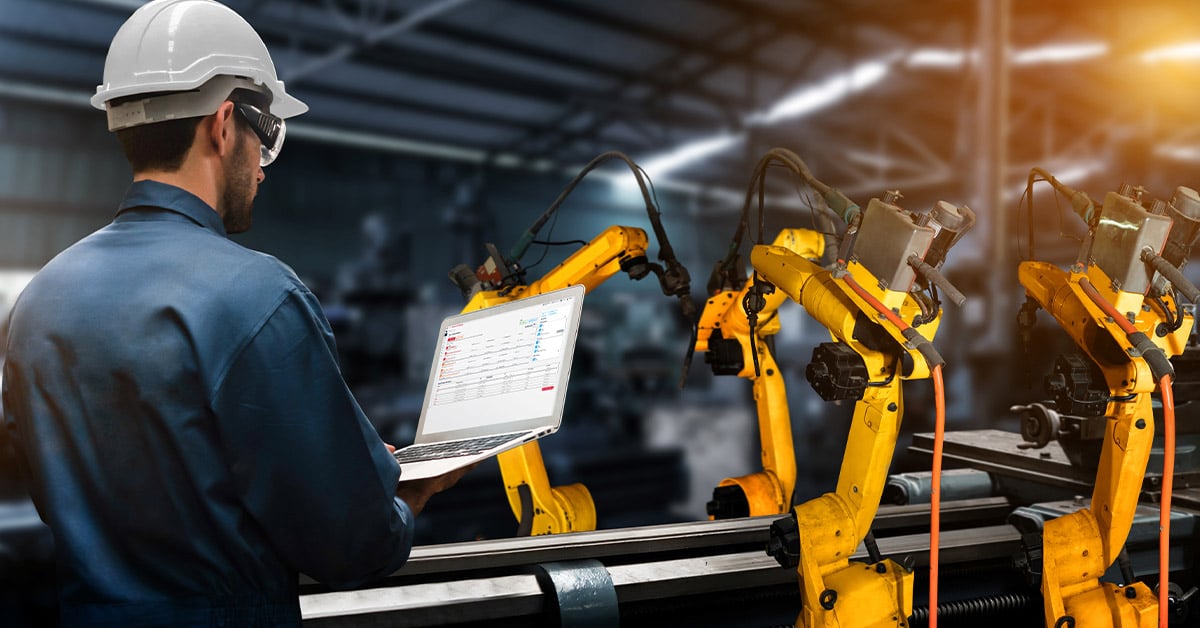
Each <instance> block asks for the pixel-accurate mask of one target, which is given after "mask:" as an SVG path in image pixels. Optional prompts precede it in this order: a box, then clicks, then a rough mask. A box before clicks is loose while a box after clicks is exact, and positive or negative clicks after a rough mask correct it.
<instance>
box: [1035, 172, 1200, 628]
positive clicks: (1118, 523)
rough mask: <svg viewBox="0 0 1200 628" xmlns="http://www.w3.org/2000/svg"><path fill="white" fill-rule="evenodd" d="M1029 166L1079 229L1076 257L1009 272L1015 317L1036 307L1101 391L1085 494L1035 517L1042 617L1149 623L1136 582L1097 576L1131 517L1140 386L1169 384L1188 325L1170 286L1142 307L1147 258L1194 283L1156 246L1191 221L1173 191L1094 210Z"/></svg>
mask: <svg viewBox="0 0 1200 628" xmlns="http://www.w3.org/2000/svg"><path fill="white" fill-rule="evenodd" d="M1038 175H1040V176H1041V177H1042V178H1043V179H1044V180H1046V181H1049V182H1050V183H1051V184H1052V185H1053V186H1054V187H1055V188H1056V189H1057V190H1058V191H1060V192H1062V193H1063V194H1064V195H1066V196H1068V197H1069V198H1071V200H1072V204H1073V205H1074V206H1075V209H1076V211H1077V212H1078V213H1079V214H1080V215H1081V216H1083V217H1084V219H1085V220H1086V221H1087V222H1088V223H1089V234H1088V238H1087V239H1086V240H1085V243H1084V247H1083V252H1082V253H1081V255H1080V260H1081V261H1080V262H1078V263H1076V264H1075V265H1073V266H1072V267H1071V268H1070V269H1069V270H1067V271H1064V270H1062V269H1060V268H1058V267H1057V266H1054V265H1052V264H1048V263H1045V262H1039V261H1026V262H1023V263H1021V265H1020V267H1019V269H1018V277H1019V279H1020V282H1021V285H1022V286H1024V288H1025V292H1026V295H1027V298H1028V301H1027V303H1026V306H1025V307H1024V308H1023V309H1022V315H1021V316H1020V317H1019V320H1020V321H1021V323H1022V325H1024V326H1026V327H1028V326H1030V325H1032V323H1033V312H1034V311H1035V310H1036V308H1037V307H1041V308H1042V309H1044V310H1046V312H1047V313H1049V314H1050V315H1051V316H1052V317H1053V318H1054V319H1055V321H1056V322H1058V324H1059V326H1061V327H1062V328H1063V330H1065V331H1066V332H1067V334H1068V335H1069V336H1070V337H1071V339H1072V340H1074V341H1075V343H1076V344H1077V345H1078V346H1079V348H1080V349H1081V350H1083V352H1084V353H1086V354H1087V356H1088V357H1089V358H1090V359H1091V360H1092V361H1093V362H1094V363H1095V364H1096V365H1097V366H1098V367H1099V369H1100V372H1101V373H1103V375H1104V380H1105V384H1106V386H1107V388H1108V394H1109V401H1108V404H1107V409H1106V411H1105V414H1106V416H1107V418H1108V421H1107V422H1106V428H1105V435H1104V441H1103V445H1102V449H1101V455H1100V464H1099V467H1098V469H1097V474H1096V482H1095V486H1094V488H1093V492H1092V501H1091V503H1090V505H1089V506H1088V507H1086V508H1083V509H1082V510H1079V511H1077V512H1074V513H1071V514H1069V515H1065V516H1062V517H1059V518H1057V519H1054V520H1051V521H1048V522H1046V525H1045V528H1044V530H1043V533H1042V548H1041V552H1042V594H1043V598H1044V612H1045V620H1046V625H1047V627H1054V628H1061V627H1064V626H1078V627H1080V628H1082V627H1085V626H1086V627H1088V628H1091V627H1093V626H1096V627H1105V626H1110V627H1133V626H1137V627H1139V628H1150V627H1152V626H1156V625H1158V620H1159V613H1160V608H1159V604H1158V601H1157V600H1155V597H1154V595H1153V594H1152V593H1151V592H1150V590H1149V589H1148V588H1147V587H1146V585H1145V584H1143V583H1140V582H1135V583H1125V586H1123V587H1122V586H1117V585H1115V584H1112V583H1102V582H1100V581H1099V578H1100V576H1101V575H1103V573H1104V572H1105V570H1106V569H1107V568H1108V567H1109V566H1110V565H1111V564H1112V563H1113V562H1114V561H1115V560H1116V558H1117V555H1118V554H1119V553H1120V551H1121V548H1122V547H1123V546H1124V544H1125V541H1126V538H1127V537H1128V535H1129V530H1130V527H1131V525H1132V523H1133V516H1134V511H1135V510H1136V508H1137V502H1138V498H1139V495H1140V493H1141V487H1142V481H1143V477H1144V475H1145V471H1146V463H1147V460H1148V459H1149V456H1150V448H1151V444H1152V442H1153V440H1154V415H1153V410H1152V408H1151V400H1150V395H1151V393H1152V392H1153V391H1154V388H1155V385H1156V384H1157V383H1158V382H1159V381H1160V380H1162V379H1163V378H1164V377H1166V378H1168V384H1169V378H1170V377H1171V376H1172V375H1173V373H1172V371H1171V366H1170V363H1169V362H1168V361H1167V358H1168V357H1169V356H1173V355H1178V354H1179V353H1181V352H1182V351H1183V349H1184V346H1185V344H1186V342H1187V337H1188V335H1189V334H1190V333H1191V328H1192V317H1191V315H1188V314H1185V313H1184V312H1183V310H1182V309H1181V308H1179V307H1178V304H1177V302H1176V300H1175V297H1174V296H1173V294H1172V293H1170V292H1164V293H1163V294H1161V295H1160V296H1159V298H1158V300H1157V303H1159V304H1160V307H1162V309H1161V310H1160V309H1156V308H1154V307H1151V306H1150V304H1149V303H1148V302H1147V300H1146V293H1147V291H1149V290H1150V289H1151V286H1152V284H1153V283H1155V280H1156V269H1159V270H1162V271H1163V274H1164V275H1166V276H1168V277H1170V280H1171V283H1173V284H1175V286H1176V287H1177V288H1179V289H1180V290H1181V291H1184V292H1186V293H1188V294H1190V295H1195V294H1196V292H1195V288H1194V287H1192V286H1191V285H1190V283H1188V282H1187V280H1186V279H1184V278H1183V276H1182V274H1179V273H1178V272H1177V269H1175V268H1174V267H1175V266H1177V265H1178V264H1180V262H1181V261H1182V260H1185V259H1186V254H1185V255H1183V256H1176V257H1178V260H1177V261H1175V263H1174V264H1172V263H1167V264H1166V265H1164V264H1163V262H1162V258H1161V257H1160V256H1159V253H1160V252H1162V251H1163V249H1164V247H1165V246H1166V247H1167V248H1171V247H1170V246H1167V245H1168V233H1170V240H1171V244H1172V245H1176V246H1175V248H1176V249H1178V248H1180V247H1182V249H1183V250H1184V251H1187V250H1190V247H1191V242H1192V241H1194V239H1195V233H1196V230H1195V228H1187V226H1186V225H1183V224H1181V226H1180V228H1179V229H1178V230H1172V223H1173V221H1172V217H1174V218H1175V219H1176V220H1178V221H1180V222H1181V223H1183V222H1185V221H1186V222H1189V223H1196V221H1195V220H1194V219H1192V218H1190V217H1188V216H1186V215H1183V214H1180V213H1179V211H1178V210H1177V209H1176V208H1177V207H1182V206H1183V205H1185V201H1186V199H1183V200H1181V199H1180V198H1179V195H1178V193H1177V198H1176V199H1175V200H1174V201H1173V202H1172V205H1171V208H1170V211H1171V214H1170V215H1168V213H1167V212H1168V208H1167V207H1165V206H1163V205H1161V204H1156V207H1155V210H1154V211H1147V210H1146V209H1144V208H1143V207H1142V205H1141V202H1140V192H1138V191H1136V190H1132V189H1128V188H1126V189H1123V190H1122V192H1121V193H1116V192H1110V193H1109V194H1108V195H1107V196H1106V198H1105V200H1104V205H1103V207H1102V208H1101V210H1100V211H1098V212H1097V211H1096V210H1095V206H1094V204H1093V203H1092V202H1091V200H1090V199H1089V198H1087V196H1086V194H1082V193H1079V192H1076V191H1074V190H1071V189H1070V188H1068V187H1066V186H1065V185H1063V184H1062V183H1060V182H1059V181H1057V180H1056V179H1054V178H1053V177H1051V176H1050V175H1049V174H1047V173H1045V172H1044V171H1040V170H1037V169H1035V170H1034V172H1033V173H1031V175H1030V181H1031V183H1032V180H1033V178H1034V177H1035V176H1038ZM1191 194H1192V196H1194V195H1195V193H1194V192H1192V193H1191ZM1194 209H1200V203H1196V207H1195V208H1194ZM1181 241H1182V242H1181ZM1158 281H1159V283H1160V284H1162V281H1163V280H1162V279H1158ZM1172 311H1173V312H1175V313H1176V314H1175V316H1179V317H1181V318H1180V319H1179V320H1178V321H1177V323H1178V324H1175V325H1170V324H1168V322H1169V321H1167V320H1166V315H1167V314H1168V313H1169V312H1172ZM1172 327H1173V329H1172ZM1164 479H1165V478H1164ZM1162 575H1163V577H1164V578H1165V577H1166V574H1162ZM1165 588H1166V587H1165V585H1164V586H1163V589H1164V590H1165ZM1162 610H1165V609H1162Z"/></svg>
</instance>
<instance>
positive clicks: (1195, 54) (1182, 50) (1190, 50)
mask: <svg viewBox="0 0 1200 628" xmlns="http://www.w3.org/2000/svg"><path fill="white" fill-rule="evenodd" d="M1194 59H1200V41H1190V42H1186V43H1182V44H1172V45H1170V46H1161V47H1159V48H1153V49H1151V50H1147V51H1146V52H1143V53H1142V61H1143V62H1145V63H1157V62H1159V61H1186V60H1194Z"/></svg>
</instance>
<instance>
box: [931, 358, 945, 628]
mask: <svg viewBox="0 0 1200 628" xmlns="http://www.w3.org/2000/svg"><path fill="white" fill-rule="evenodd" d="M933 403H934V407H936V408H937V411H936V419H935V421H934V424H933V426H934V427H933V477H932V478H930V484H931V486H932V492H931V494H930V504H929V509H930V512H929V628H937V605H938V554H939V551H938V545H939V544H940V542H941V525H942V442H943V440H944V439H945V436H946V385H945V382H943V381H942V365H941V364H939V365H937V366H935V367H933Z"/></svg>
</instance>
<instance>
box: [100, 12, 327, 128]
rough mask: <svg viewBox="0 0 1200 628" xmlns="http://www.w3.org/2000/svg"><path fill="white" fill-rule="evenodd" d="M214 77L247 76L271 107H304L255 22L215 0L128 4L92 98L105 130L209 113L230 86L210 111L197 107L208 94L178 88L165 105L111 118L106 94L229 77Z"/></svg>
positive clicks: (289, 111) (298, 110) (195, 87)
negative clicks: (194, 95) (192, 95)
mask: <svg viewBox="0 0 1200 628" xmlns="http://www.w3.org/2000/svg"><path fill="white" fill-rule="evenodd" d="M217 77H239V78H241V79H248V80H239V81H237V82H238V83H244V84H246V85H247V86H249V87H251V88H255V89H257V90H258V91H262V92H265V93H269V94H270V96H271V103H270V109H271V113H272V114H274V115H276V116H278V117H280V118H290V117H292V116H296V115H300V114H302V113H304V112H305V111H308V105H305V104H304V103H302V102H300V101H299V100H297V99H295V98H293V97H291V96H289V95H288V94H287V92H286V91H284V89H283V81H280V80H279V79H278V78H277V77H276V74H275V65H274V64H273V63H272V62H271V55H270V53H269V52H267V47H266V45H265V44H263V41H262V38H260V37H259V36H258V33H256V32H255V31H254V28H253V27H252V26H250V24H249V23H247V22H246V20H244V19H242V17H241V16H240V15H238V14H237V13H235V12H234V11H233V10H232V9H230V8H229V7H226V6H225V5H223V4H221V3H219V2H215V1H214V0H154V1H153V2H149V3H147V4H145V5H144V6H142V7H141V8H140V9H138V10H137V11H134V13H133V15H131V16H130V17H129V19H128V20H126V21H125V24H123V25H122V26H121V29H120V30H118V31H117V34H116V35H115V36H114V37H113V40H112V44H111V45H110V46H109V48H108V57H107V58H106V59H105V61H104V83H103V84H102V85H98V86H97V87H96V95H95V96H92V101H91V102H92V106H93V107H95V108H97V109H105V108H106V105H107V106H108V109H109V129H110V130H117V129H120V128H126V127H130V126H137V125H139V124H148V123H151V122H159V121H162V120H170V119H174V118H184V117H193V116H202V115H209V114H211V113H213V112H214V111H216V108H217V107H219V106H220V103H221V102H222V101H223V99H224V98H225V97H226V96H228V95H229V92H225V93H224V94H220V95H219V99H218V100H216V103H215V104H213V105H212V109H211V110H209V111H197V110H196V109H197V107H200V109H204V108H207V107H208V106H209V105H208V103H209V102H211V101H212V94H207V95H206V96H207V97H205V98H201V99H199V100H194V99H187V98H180V97H179V96H182V94H180V95H178V96H176V97H171V96H167V99H168V101H167V102H164V103H162V104H163V105H166V106H159V107H147V108H146V110H147V112H148V113H146V114H145V115H140V114H139V115H137V116H129V115H128V112H126V115H123V116H118V117H117V119H114V116H113V114H114V111H112V107H111V105H110V101H112V100H114V99H118V98H125V97H128V96H137V95H140V94H146V95H148V96H149V95H151V94H155V95H158V94H161V93H162V92H199V91H210V90H209V88H210V87H220V88H222V89H224V87H225V86H226V84H227V83H228V82H227V81H212V79H214V78H217ZM210 81H212V84H211V85H209V84H210ZM206 85H207V86H208V87H206ZM202 87H205V90H201V88H202ZM153 100H156V99H154V98H151V99H149V100H146V101H142V102H145V103H149V102H151V101H153ZM168 103H169V104H168Z"/></svg>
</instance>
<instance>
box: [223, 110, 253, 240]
mask: <svg viewBox="0 0 1200 628" xmlns="http://www.w3.org/2000/svg"><path fill="white" fill-rule="evenodd" d="M249 145H250V143H249V142H247V141H246V135H245V133H238V135H237V139H236V140H234V144H233V153H232V154H231V155H230V156H229V161H227V162H226V163H225V189H224V190H223V191H222V193H221V198H220V199H219V200H218V201H217V203H218V206H217V209H218V210H219V211H220V214H221V222H223V223H224V224H225V233H244V232H246V231H249V230H250V226H251V225H252V224H253V222H254V216H253V210H254V179H255V177H256V176H257V174H258V173H256V172H255V171H254V167H253V166H254V165H255V164H256V163H257V161H256V158H257V157H258V156H257V155H252V154H251V151H250V149H249ZM251 162H253V163H251Z"/></svg>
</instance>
